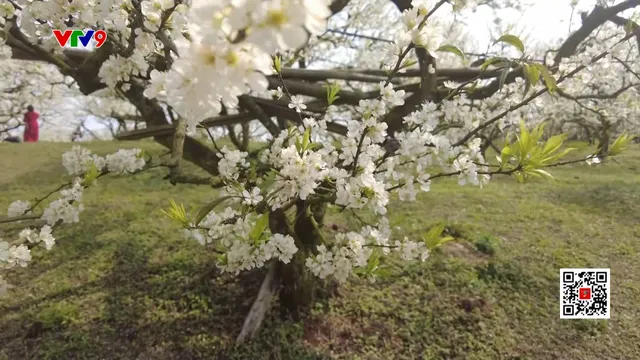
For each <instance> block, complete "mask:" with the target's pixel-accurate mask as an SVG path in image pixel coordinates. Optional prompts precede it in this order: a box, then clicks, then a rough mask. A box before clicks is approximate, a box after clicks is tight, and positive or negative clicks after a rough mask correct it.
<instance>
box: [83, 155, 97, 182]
mask: <svg viewBox="0 0 640 360" xmlns="http://www.w3.org/2000/svg"><path fill="white" fill-rule="evenodd" d="M88 165H89V168H88V169H87V172H86V173H85V174H84V179H83V184H84V185H85V186H91V185H93V183H94V182H95V181H96V179H97V178H98V175H100V172H99V171H98V167H97V166H96V164H95V163H94V162H93V160H91V161H89V164H88Z"/></svg>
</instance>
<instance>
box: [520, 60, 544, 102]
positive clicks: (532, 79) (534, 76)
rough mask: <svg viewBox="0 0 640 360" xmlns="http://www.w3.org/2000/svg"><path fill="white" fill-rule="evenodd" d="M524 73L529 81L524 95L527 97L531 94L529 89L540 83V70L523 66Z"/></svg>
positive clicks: (527, 65) (526, 65) (530, 66)
mask: <svg viewBox="0 0 640 360" xmlns="http://www.w3.org/2000/svg"><path fill="white" fill-rule="evenodd" d="M522 72H523V73H524V77H525V79H526V80H527V84H526V88H525V92H524V95H523V96H526V95H527V94H528V93H529V89H530V88H531V87H532V86H536V85H537V84H538V81H540V70H538V68H537V67H535V66H532V65H529V64H523V65H522Z"/></svg>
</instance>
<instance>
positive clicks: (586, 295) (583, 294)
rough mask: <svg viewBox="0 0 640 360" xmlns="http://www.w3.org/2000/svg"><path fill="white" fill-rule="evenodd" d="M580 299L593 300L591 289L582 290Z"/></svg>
mask: <svg viewBox="0 0 640 360" xmlns="http://www.w3.org/2000/svg"><path fill="white" fill-rule="evenodd" d="M578 298H579V299H580V300H591V288H580V294H579V295H578Z"/></svg>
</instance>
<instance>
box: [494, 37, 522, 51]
mask: <svg viewBox="0 0 640 360" xmlns="http://www.w3.org/2000/svg"><path fill="white" fill-rule="evenodd" d="M499 42H502V43H506V44H509V45H511V46H513V47H515V48H516V49H518V50H520V52H521V53H524V44H523V43H522V40H520V38H519V37H517V36H515V35H511V34H505V35H502V36H500V38H499V39H498V40H496V42H494V43H493V44H494V45H495V44H497V43H499Z"/></svg>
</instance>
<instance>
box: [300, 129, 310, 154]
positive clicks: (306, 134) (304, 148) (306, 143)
mask: <svg viewBox="0 0 640 360" xmlns="http://www.w3.org/2000/svg"><path fill="white" fill-rule="evenodd" d="M310 140H311V128H310V127H308V128H306V129H305V130H304V135H303V138H302V151H307V149H308V148H309V141H310Z"/></svg>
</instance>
